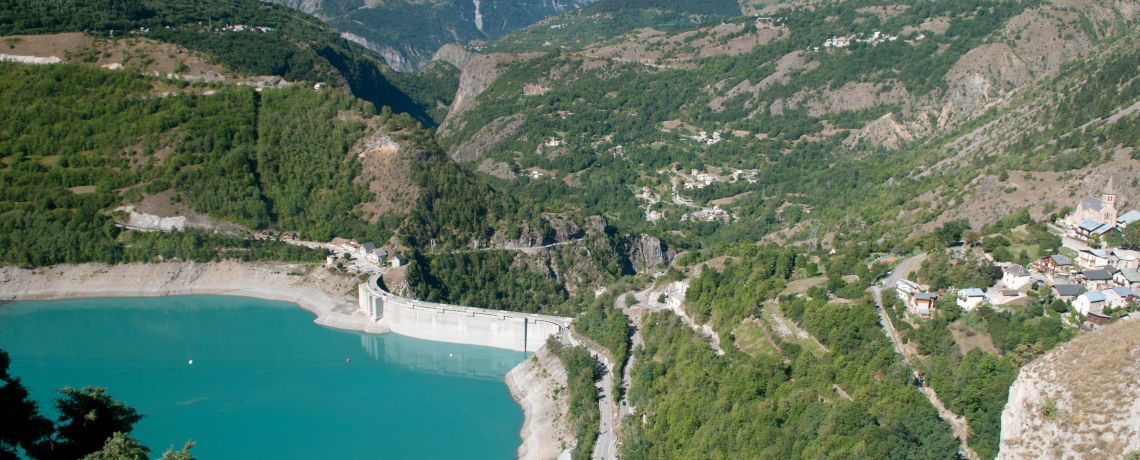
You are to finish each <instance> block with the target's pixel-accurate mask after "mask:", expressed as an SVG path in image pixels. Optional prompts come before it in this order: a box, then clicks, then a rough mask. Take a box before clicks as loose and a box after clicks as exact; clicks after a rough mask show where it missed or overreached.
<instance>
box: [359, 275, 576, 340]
mask: <svg viewBox="0 0 1140 460" xmlns="http://www.w3.org/2000/svg"><path fill="white" fill-rule="evenodd" d="M379 279H380V275H373V276H372V277H371V278H369V279H368V282H367V283H364V284H361V285H360V308H361V309H362V310H364V312H365V313H366V314H367V315H368V317H369V318H370V319H372V320H373V321H376V322H377V328H376V329H377V330H390V331H391V332H395V333H397V334H400V335H406V336H409V337H415V338H419V339H426V340H435V341H439V342H450V343H463V344H470V345H482V346H488V347H496V348H506V349H510V350H518V351H534V350H537V349H538V348H539V347H541V346H542V345H543V344H545V343H546V339H547V337H550V336H553V335H556V334H558V333H559V332H561V331H562V330H564V329H567V328H569V326H570V321H571V318H561V317H557V316H547V315H535V314H530V313H516V312H507V311H500V310H487V309H483V308H473V307H461V306H456V305H446V304H439V303H432V302H421V301H418V300H413V299H408V298H405V297H400V296H397V295H394V294H392V293H390V292H387V291H385V290H383V289H381V288H380V286H379V284H378V281H379Z"/></svg>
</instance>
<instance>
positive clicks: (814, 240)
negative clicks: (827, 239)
mask: <svg viewBox="0 0 1140 460" xmlns="http://www.w3.org/2000/svg"><path fill="white" fill-rule="evenodd" d="M807 224H808V228H811V239H810V240H809V241H808V252H812V251H815V250H816V246H817V245H818V244H819V227H820V226H821V225H822V223H821V222H820V221H819V219H810V220H808V221H807Z"/></svg>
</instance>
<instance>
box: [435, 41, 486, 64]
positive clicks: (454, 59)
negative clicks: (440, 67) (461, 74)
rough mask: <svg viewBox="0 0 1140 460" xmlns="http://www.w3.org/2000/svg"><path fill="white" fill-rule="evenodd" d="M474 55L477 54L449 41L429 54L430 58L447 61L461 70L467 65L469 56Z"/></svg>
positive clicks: (469, 59)
mask: <svg viewBox="0 0 1140 460" xmlns="http://www.w3.org/2000/svg"><path fill="white" fill-rule="evenodd" d="M475 56H477V54H475V53H474V52H471V51H468V50H467V48H464V47H462V46H459V45H455V44H450V43H449V44H446V45H443V46H441V47H440V48H439V49H438V50H436V51H435V54H433V55H432V56H431V60H433V61H445V62H448V63H450V64H451V65H453V66H455V68H456V69H459V70H460V71H462V70H463V68H464V67H466V66H467V63H468V62H470V61H471V58H473V57H475Z"/></svg>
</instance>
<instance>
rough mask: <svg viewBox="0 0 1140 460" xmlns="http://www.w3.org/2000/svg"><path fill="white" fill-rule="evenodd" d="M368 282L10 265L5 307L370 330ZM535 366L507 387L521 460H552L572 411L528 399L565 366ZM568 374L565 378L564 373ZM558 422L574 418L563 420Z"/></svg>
mask: <svg viewBox="0 0 1140 460" xmlns="http://www.w3.org/2000/svg"><path fill="white" fill-rule="evenodd" d="M364 282H366V280H365V279H361V278H360V277H354V276H347V275H343V274H340V273H336V272H329V271H328V270H326V269H324V268H321V267H314V266H313V265H306V264H288V263H277V262H267V263H265V262H263V263H242V262H235V261H223V262H207V263H194V262H162V263H132V264H120V265H105V264H98V263H85V264H65V265H56V266H52V267H40V268H37V269H34V270H29V269H23V268H18V267H13V266H4V267H0V308H2V305H3V303H7V302H9V301H36V300H68V299H85V298H99V297H165V296H178V295H226V296H241V297H253V298H258V299H264V300H275V301H283V302H290V303H294V304H296V305H297V306H299V307H301V308H303V309H305V310H307V311H309V312H311V313H313V314H315V315H316V316H317V317H316V318H315V319H314V320H313V322H314V323H316V324H319V325H322V326H327V327H331V328H336V329H342V330H349V331H358V332H366V331H368V329H369V328H370V326H372V327H374V326H375V324H376V323H375V322H374V321H373V320H371V319H369V318H368V317H367V316H365V315H364V314H363V313H362V312H360V311H359V304H358V302H357V284H358V283H364ZM542 350H545V347H544V348H542V349H541V350H540V351H542ZM547 354H548V353H547ZM528 363H532V361H530V360H527V361H524V362H523V363H522V364H520V365H519V366H518V367H517V368H516V369H514V370H512V371H511V374H509V375H508V379H507V381H506V382H505V383H507V385H508V388H509V389H510V392H511V396H512V397H513V398H514V400H515V401H516V402H517V403H518V404H519V405H520V406H522V408H523V413H524V417H525V419H526V422H525V423H524V425H523V428H522V430H521V432H520V437H521V438H522V445H521V446H520V448H519V451H518V454H519V458H520V459H521V458H526V459H528V460H529V459H536V460H537V459H544V458H549V459H553V458H555V457H556V456H557V453H558V452H561V451H562V450H563V448H564V446H566V445H567V444H565V443H566V442H567V440H570V441H571V442H572V437H571V436H570V435H569V434H568V433H569V430H568V429H565V427H562V429H558V428H554V429H553V431H551V430H542V429H537V428H538V427H539V426H541V425H543V424H547V425H551V426H554V425H553V424H554V423H555V420H554V417H555V415H556V414H558V413H561V414H566V413H567V411H566V410H565V409H563V410H559V408H558V406H559V402H558V401H556V400H554V399H552V398H550V397H533V396H530V397H528V395H545V394H549V393H550V392H551V388H553V386H554V385H557V384H559V383H561V384H562V385H565V382H564V381H563V382H557V378H553V379H552V378H550V377H545V378H540V374H542V373H545V374H546V375H550V374H555V375H557V374H558V373H559V368H561V362H560V361H559V360H558V359H557V358H554V359H549V358H547V357H545V356H544V359H543V360H542V366H540V367H539V368H536V367H535V366H533V365H530V366H528ZM536 369H538V370H537V371H536ZM541 369H546V371H545V372H543V371H542V370H541ZM516 371H518V372H516ZM561 372H562V374H563V375H564V372H565V371H564V370H562V371H561ZM564 378H565V377H563V379H564ZM558 422H568V420H564V418H561V420H558ZM559 425H563V423H560V424H559ZM551 453H554V454H553V455H554V456H550V455H551ZM536 454H537V455H536Z"/></svg>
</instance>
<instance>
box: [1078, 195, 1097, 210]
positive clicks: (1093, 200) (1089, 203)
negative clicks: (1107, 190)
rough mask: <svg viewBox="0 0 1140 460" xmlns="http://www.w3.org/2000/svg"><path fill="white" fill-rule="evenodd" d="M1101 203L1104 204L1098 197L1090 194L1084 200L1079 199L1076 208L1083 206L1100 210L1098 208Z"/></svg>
mask: <svg viewBox="0 0 1140 460" xmlns="http://www.w3.org/2000/svg"><path fill="white" fill-rule="evenodd" d="M1103 204H1104V202H1102V201H1100V198H1097V197H1095V196H1090V197H1088V198H1085V199H1084V200H1081V204H1079V205H1077V208H1084V209H1091V210H1093V211H1100V208H1101V206H1102V205H1103Z"/></svg>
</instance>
